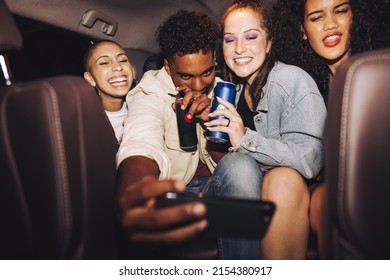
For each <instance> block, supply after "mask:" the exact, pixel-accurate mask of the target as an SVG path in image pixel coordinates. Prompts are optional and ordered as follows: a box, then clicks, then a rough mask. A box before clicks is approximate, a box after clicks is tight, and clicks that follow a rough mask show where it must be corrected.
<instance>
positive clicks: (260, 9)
mask: <svg viewBox="0 0 390 280" xmlns="http://www.w3.org/2000/svg"><path fill="white" fill-rule="evenodd" d="M242 9H250V10H252V11H254V12H255V14H257V15H258V16H259V18H260V24H261V27H262V28H263V29H264V30H265V32H266V35H267V41H272V36H271V35H272V34H271V32H270V31H271V20H270V18H269V15H268V12H267V10H266V7H265V6H264V5H263V4H262V3H261V1H259V0H236V1H234V2H233V3H232V4H230V6H229V7H228V8H227V9H226V11H225V13H224V14H223V15H222V18H221V23H220V25H221V29H222V33H223V32H224V22H225V20H226V18H227V17H228V16H229V15H230V14H231V13H233V12H235V11H237V10H242ZM221 36H222V35H221ZM221 45H222V44H221ZM219 53H222V50H220V52H219ZM220 60H221V61H223V60H222V59H220ZM274 65H275V57H274V54H273V49H272V47H271V49H270V51H269V52H268V54H267V56H266V58H265V60H264V63H263V64H262V65H261V67H260V69H259V72H258V74H257V76H256V78H255V79H254V81H253V82H252V84H251V85H249V84H248V83H247V82H246V81H245V79H243V78H240V77H238V76H237V75H236V74H235V73H234V72H233V71H232V70H231V69H230V68H229V67H228V66H227V64H226V62H223V63H222V77H223V79H224V80H226V81H229V82H232V83H234V84H238V85H245V86H248V87H249V93H250V95H251V97H252V100H253V107H254V108H253V109H255V108H256V107H257V105H258V104H259V102H260V100H261V98H263V96H264V91H263V87H264V86H265V84H266V83H267V79H268V75H269V73H270V72H271V70H272V68H273V67H274Z"/></svg>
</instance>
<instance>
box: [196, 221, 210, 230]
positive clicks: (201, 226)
mask: <svg viewBox="0 0 390 280" xmlns="http://www.w3.org/2000/svg"><path fill="white" fill-rule="evenodd" d="M207 226H208V223H207V220H202V221H200V222H199V223H198V230H199V231H202V230H204V229H205V228H206V227H207Z"/></svg>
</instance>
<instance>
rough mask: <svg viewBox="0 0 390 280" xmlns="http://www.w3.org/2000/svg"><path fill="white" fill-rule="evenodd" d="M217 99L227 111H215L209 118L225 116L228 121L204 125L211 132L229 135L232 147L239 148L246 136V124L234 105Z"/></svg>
mask: <svg viewBox="0 0 390 280" xmlns="http://www.w3.org/2000/svg"><path fill="white" fill-rule="evenodd" d="M217 99H218V102H219V103H220V104H221V105H223V106H224V107H225V108H226V109H219V110H215V111H214V112H212V113H211V114H209V117H211V118H214V117H216V116H225V117H226V118H227V119H223V118H220V119H215V120H212V121H210V122H207V123H205V124H204V125H205V126H206V127H207V129H208V130H210V131H220V132H225V133H227V134H228V135H229V139H230V143H231V144H232V146H233V147H237V146H238V145H239V144H240V143H241V140H242V138H243V137H244V135H245V127H244V123H243V121H242V119H241V116H240V115H239V114H238V112H237V110H236V108H235V107H234V105H233V104H231V103H229V102H227V101H226V100H223V99H221V98H219V97H217Z"/></svg>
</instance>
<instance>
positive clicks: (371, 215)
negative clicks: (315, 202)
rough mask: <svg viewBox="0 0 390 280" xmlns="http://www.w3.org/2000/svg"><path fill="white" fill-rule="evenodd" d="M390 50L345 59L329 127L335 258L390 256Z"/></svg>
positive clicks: (335, 87)
mask: <svg viewBox="0 0 390 280" xmlns="http://www.w3.org/2000/svg"><path fill="white" fill-rule="evenodd" d="M389 120H390V49H383V50H378V51H373V52H368V53H362V54H360V55H356V56H354V57H351V58H350V59H349V60H348V61H347V62H346V63H344V64H342V65H341V66H340V67H339V69H338V70H337V73H336V74H335V76H334V78H333V80H332V84H331V87H330V98H329V101H328V119H327V122H326V128H325V136H324V138H325V153H326V154H325V155H326V156H325V158H326V180H325V181H326V184H327V237H328V240H327V243H328V244H327V246H326V247H327V248H328V250H329V251H328V257H329V258H331V259H390V239H389V236H390V203H389V197H390V188H389V187H390V144H389V143H390V142H389V139H390V124H389Z"/></svg>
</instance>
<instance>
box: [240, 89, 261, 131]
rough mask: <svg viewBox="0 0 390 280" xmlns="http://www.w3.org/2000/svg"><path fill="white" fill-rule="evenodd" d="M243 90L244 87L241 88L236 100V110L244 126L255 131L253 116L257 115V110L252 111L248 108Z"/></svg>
mask: <svg viewBox="0 0 390 280" xmlns="http://www.w3.org/2000/svg"><path fill="white" fill-rule="evenodd" d="M244 90H245V89H243V92H242V94H241V95H240V98H239V100H238V104H237V112H238V114H240V116H241V118H242V121H243V122H244V127H248V128H250V129H251V130H254V131H256V128H255V122H254V121H253V118H254V116H256V115H257V112H252V110H251V109H250V108H249V106H248V103H247V102H246V100H245V94H244Z"/></svg>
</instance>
